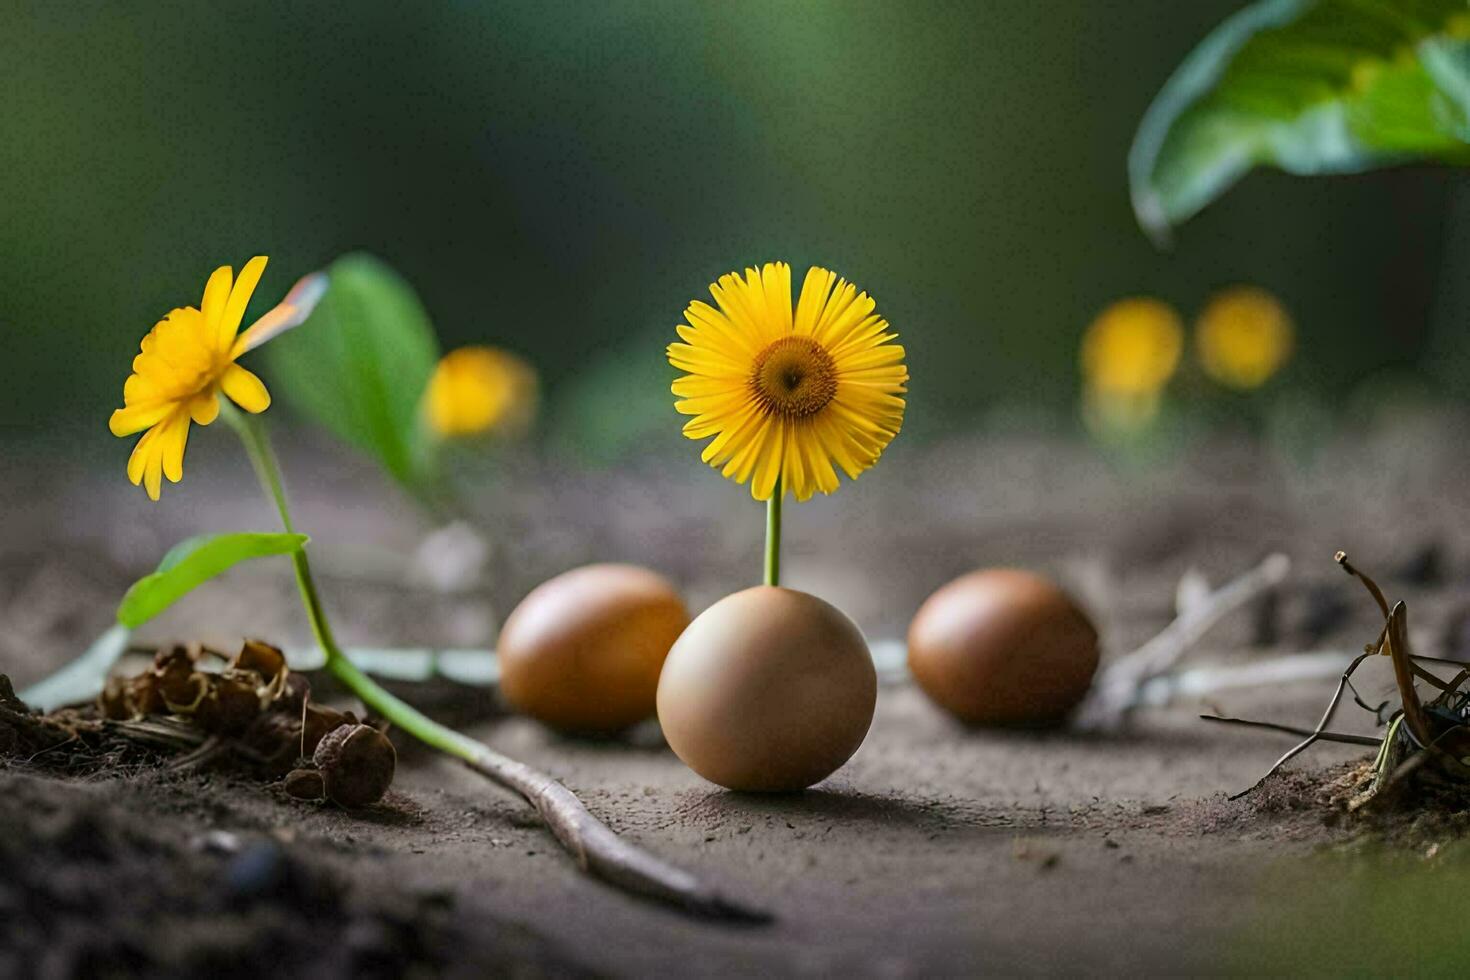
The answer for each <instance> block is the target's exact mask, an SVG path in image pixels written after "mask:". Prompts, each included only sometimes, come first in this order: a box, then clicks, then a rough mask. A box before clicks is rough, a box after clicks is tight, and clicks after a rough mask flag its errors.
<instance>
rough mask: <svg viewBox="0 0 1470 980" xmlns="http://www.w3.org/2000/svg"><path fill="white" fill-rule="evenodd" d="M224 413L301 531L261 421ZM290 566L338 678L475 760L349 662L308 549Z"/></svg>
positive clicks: (452, 736)
mask: <svg viewBox="0 0 1470 980" xmlns="http://www.w3.org/2000/svg"><path fill="white" fill-rule="evenodd" d="M221 414H223V415H224V416H225V420H226V421H227V422H229V423H230V425H231V427H233V428H234V430H235V432H236V433H237V434H238V435H239V436H240V440H241V441H242V442H243V443H244V444H245V452H246V453H247V454H248V455H249V457H250V463H251V465H252V466H253V467H254V468H255V475H256V477H257V478H258V479H259V480H260V485H261V487H262V488H263V489H264V490H265V491H266V494H267V496H269V497H270V499H271V501H272V502H273V503H274V504H275V505H276V512H277V513H278V514H280V517H281V526H282V527H284V528H285V529H286V531H287V532H288V533H294V532H295V530H296V528H295V524H294V522H293V521H292V520H291V508H290V506H289V504H288V503H287V501H286V491H285V488H284V487H283V486H282V485H281V470H280V466H279V465H278V464H277V463H276V457H275V453H274V452H273V451H272V450H271V446H270V442H269V440H268V439H267V437H266V434H265V431H264V429H263V427H262V426H261V424H260V423H259V422H258V421H257V420H255V419H253V418H250V417H249V416H246V415H244V414H242V413H241V412H239V411H237V410H236V409H234V408H229V407H223V408H222V412H221ZM291 563H292V565H293V566H294V568H295V571H296V587H297V589H298V590H299V591H300V592H301V603H302V605H303V606H305V607H306V617H307V619H308V620H309V621H310V622H311V632H312V635H313V636H314V637H316V642H317V645H318V646H319V647H321V649H322V653H323V654H324V655H325V656H326V658H327V669H328V670H330V671H331V672H332V673H333V674H335V675H337V678H338V679H339V680H341V681H342V682H343V683H344V684H346V685H347V687H348V688H350V689H351V690H352V692H353V693H354V694H356V695H357V696H358V697H359V698H361V699H362V701H363V703H364V704H366V705H367V706H368V707H370V708H372V709H373V710H374V711H376V712H377V713H378V714H380V715H382V716H383V717H384V718H386V719H388V720H389V721H390V722H392V723H393V724H395V725H397V726H398V727H399V728H402V729H403V730H404V731H406V732H408V733H409V734H410V735H412V736H413V737H414V738H417V739H419V740H421V741H423V742H426V743H428V744H429V745H432V746H433V747H434V748H436V749H440V750H441V751H444V752H447V753H449V754H450V755H452V756H455V757H457V758H460V759H464V760H466V761H469V760H471V759H472V758H473V757H474V752H473V750H472V749H470V748H469V747H468V745H466V743H470V744H471V745H472V744H474V743H473V742H472V741H471V740H470V739H467V738H465V737H464V736H463V735H460V734H459V733H458V732H456V731H454V730H453V729H451V728H446V727H444V726H443V725H440V724H439V723H438V722H435V721H433V720H432V719H430V718H428V717H426V716H425V715H423V714H422V713H420V712H418V711H416V710H415V709H414V708H412V707H411V706H409V705H408V704H406V703H405V702H403V701H401V700H399V699H398V698H396V697H394V696H393V695H392V694H389V693H388V692H387V691H385V690H384V689H383V688H382V687H380V686H379V685H378V684H377V682H375V681H374V680H373V679H372V678H370V677H368V676H367V675H366V674H364V673H363V672H362V671H361V670H359V669H358V668H357V667H356V666H355V665H354V664H353V663H352V661H350V660H348V659H347V657H346V656H345V655H344V654H343V653H342V648H341V647H340V646H338V644H337V638H336V636H335V634H333V632H332V624H331V623H330V622H328V620H327V614H326V611H325V610H324V609H323V608H322V600H321V594H320V593H319V592H318V591H317V587H316V579H315V578H313V577H312V574H311V560H310V559H309V558H307V556H306V552H305V551H297V552H295V553H294V554H292V556H291Z"/></svg>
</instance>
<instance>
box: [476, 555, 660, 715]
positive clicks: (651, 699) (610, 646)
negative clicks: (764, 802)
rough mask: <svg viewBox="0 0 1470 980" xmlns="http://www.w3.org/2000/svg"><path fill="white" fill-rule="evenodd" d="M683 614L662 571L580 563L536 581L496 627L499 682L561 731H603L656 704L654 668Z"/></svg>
mask: <svg viewBox="0 0 1470 980" xmlns="http://www.w3.org/2000/svg"><path fill="white" fill-rule="evenodd" d="M688 625H689V613H688V611H687V610H686V609H685V608H684V602H683V600H682V599H681V598H680V597H679V593H678V592H677V591H675V589H674V587H673V586H672V585H670V584H669V582H668V581H667V580H666V579H664V578H663V577H662V576H660V575H658V574H657V573H655V572H652V571H650V570H648V569H646V568H639V567H638V566H636V565H615V564H605V565H587V566H584V567H582V568H576V569H573V570H572V571H569V572H565V573H563V574H561V575H558V576H557V577H556V578H553V579H550V580H549V581H546V582H543V583H542V584H541V585H539V586H537V587H536V588H535V589H533V590H532V591H531V592H530V594H529V595H527V596H526V597H525V598H524V599H522V600H521V604H520V605H518V606H516V608H515V610H514V611H512V612H511V614H510V616H509V617H508V618H507V619H506V621H505V626H504V627H503V628H502V629H501V631H500V642H499V644H498V646H497V650H496V652H497V654H498V656H499V658H500V690H501V694H502V695H503V696H504V697H505V700H506V701H507V702H509V703H510V705H511V707H513V708H515V709H516V710H517V711H520V712H522V713H524V714H527V715H530V716H531V717H532V718H536V719H538V720H540V721H542V722H545V723H546V724H547V725H550V726H552V727H553V728H557V729H560V730H562V731H567V732H580V733H588V734H609V733H613V732H617V731H620V730H621V729H624V728H627V727H628V726H630V725H632V724H635V723H636V722H639V721H642V720H643V719H645V718H649V717H651V716H652V715H653V713H654V705H655V697H656V694H657V691H658V677H659V670H660V668H662V666H663V662H664V658H665V657H666V656H668V653H669V648H670V647H671V646H673V644H674V640H676V639H677V638H678V636H679V634H680V633H681V632H683V630H684V627H686V626H688Z"/></svg>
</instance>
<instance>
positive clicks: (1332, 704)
mask: <svg viewBox="0 0 1470 980" xmlns="http://www.w3.org/2000/svg"><path fill="white" fill-rule="evenodd" d="M1377 654H1378V651H1376V650H1372V649H1369V650H1365V651H1364V652H1363V653H1361V654H1359V655H1358V656H1357V657H1355V658H1354V659H1353V662H1352V663H1350V664H1348V666H1347V669H1346V670H1344V671H1343V672H1342V677H1341V678H1340V679H1339V680H1338V682H1337V690H1335V691H1333V692H1332V700H1330V701H1328V702H1327V710H1325V711H1323V712H1322V717H1321V719H1320V720H1319V721H1318V722H1317V727H1316V728H1314V729H1312V731H1311V732H1310V733H1309V734H1308V735H1307V737H1306V738H1304V739H1302V740H1301V741H1300V742H1298V743H1297V744H1296V745H1295V746H1293V747H1292V748H1291V749H1290V750H1288V751H1287V753H1286V754H1285V755H1283V756H1282V757H1281V758H1279V759H1277V760H1276V763H1275V764H1274V765H1272V766H1271V768H1270V769H1267V770H1266V774H1265V775H1264V776H1262V777H1261V778H1260V779H1257V780H1256V781H1255V782H1254V783H1252V784H1251V785H1250V786H1249V787H1247V788H1246V789H1243V790H1241V791H1240V792H1239V793H1236V794H1234V795H1233V796H1231V797H1230V799H1232V800H1238V799H1240V798H1241V797H1242V796H1246V795H1248V794H1250V793H1252V792H1254V791H1255V790H1256V789H1257V788H1258V787H1259V786H1260V785H1261V784H1262V783H1264V782H1265V781H1266V780H1268V779H1270V778H1271V777H1272V776H1274V775H1276V773H1277V772H1278V771H1279V770H1280V769H1281V767H1282V766H1284V765H1286V764H1287V763H1288V762H1290V761H1291V760H1292V759H1294V758H1296V757H1297V756H1298V755H1300V754H1301V753H1302V752H1304V751H1306V750H1307V749H1308V748H1310V747H1311V745H1312V743H1313V742H1316V741H1318V740H1319V739H1321V738H1322V733H1323V732H1324V731H1326V729H1327V725H1328V723H1329V722H1331V721H1332V716H1333V715H1334V714H1336V713H1337V706H1338V704H1340V703H1341V702H1342V694H1343V691H1344V690H1346V689H1347V686H1348V684H1349V683H1350V681H1349V678H1351V677H1352V675H1353V671H1355V670H1357V669H1358V665H1359V664H1361V663H1362V662H1363V661H1364V660H1367V659H1368V658H1369V657H1373V656H1377Z"/></svg>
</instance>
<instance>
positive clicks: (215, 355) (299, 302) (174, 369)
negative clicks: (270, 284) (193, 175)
mask: <svg viewBox="0 0 1470 980" xmlns="http://www.w3.org/2000/svg"><path fill="white" fill-rule="evenodd" d="M266 261H267V259H266V257H265V256H264V255H257V256H256V257H255V258H253V259H251V260H250V261H249V262H247V263H245V268H243V269H241V270H240V278H239V279H238V280H235V281H234V282H233V283H232V281H231V270H230V267H229V266H227V265H225V266H220V267H219V268H218V269H216V270H214V274H213V275H211V276H210V277H209V281H208V282H207V283H205V286H204V298H203V299H202V300H201V301H200V303H199V308H198V309H196V308H194V307H192V306H185V307H183V308H181V309H176V310H173V311H172V312H170V313H169V314H168V316H166V317H164V318H163V319H162V320H160V321H158V323H157V324H155V325H154V327H153V329H152V330H150V331H148V335H147V336H146V337H144V338H143V342H142V344H141V350H140V353H139V354H138V356H137V357H135V358H133V373H132V374H131V375H130V376H129V377H128V380H127V383H126V384H125V385H123V406H124V407H122V408H120V409H118V410H117V411H115V412H113V413H112V418H111V420H110V422H109V427H110V428H111V429H112V434H113V435H115V436H130V435H132V434H134V433H135V432H142V431H143V430H144V429H147V430H148V431H147V432H143V437H142V438H141V439H139V440H138V444H137V445H136V446H135V447H133V455H132V457H131V458H129V460H128V479H129V480H132V481H133V485H134V486H137V485H138V484H139V483H141V484H143V487H144V489H146V490H147V491H148V496H149V497H151V498H153V499H154V500H157V499H158V496H159V490H160V488H161V487H162V484H163V477H165V476H166V477H168V478H169V480H171V481H172V482H174V483H177V482H179V480H180V479H182V478H183V475H184V447H185V446H186V445H187V444H188V441H189V424H190V422H191V421H193V422H197V423H199V424H200V425H208V424H210V423H211V422H213V421H214V420H215V419H216V418H217V417H218V416H219V395H220V393H221V392H223V393H224V394H225V395H226V396H228V397H229V399H230V400H231V401H233V402H234V403H235V404H237V405H239V406H240V407H241V408H243V409H245V410H246V411H247V412H263V411H265V409H266V408H267V406H269V405H270V402H271V396H270V394H269V393H268V392H267V391H266V390H265V385H264V384H262V383H261V380H260V379H259V378H257V377H256V376H255V375H254V374H251V373H250V372H249V371H247V370H245V369H244V368H243V367H241V366H240V365H238V364H236V363H235V361H236V359H238V358H239V357H240V356H241V355H242V354H244V353H245V352H246V351H249V350H253V349H254V348H256V347H258V346H260V345H261V344H263V343H265V341H267V340H269V339H270V338H271V337H274V336H275V335H276V334H278V333H280V332H281V331H283V330H286V329H288V328H290V327H293V326H295V325H296V324H298V323H300V322H301V321H302V320H304V319H306V316H307V314H309V313H310V312H311V308H312V307H313V306H315V305H316V301H317V300H318V299H320V298H321V294H322V292H323V291H324V290H325V288H326V282H325V278H324V277H322V276H320V275H312V276H307V277H306V278H304V279H302V280H301V281H300V282H298V283H297V284H296V285H295V287H293V288H292V290H291V292H290V293H289V294H287V296H286V298H285V299H284V300H283V301H282V302H281V304H280V305H279V306H277V307H275V308H274V309H272V310H271V311H270V312H269V313H267V314H266V315H265V316H263V317H261V318H260V319H259V320H257V321H256V322H255V323H254V324H253V325H252V326H251V327H250V329H248V330H246V331H244V332H243V333H240V334H239V335H238V336H237V335H236V332H237V331H238V330H239V327H240V320H241V319H242V318H243V317H244V316H245V307H246V305H247V304H249V302H250V295H251V293H253V292H254V291H255V286H256V283H258V282H260V275H261V273H262V272H264V271H265V264H266Z"/></svg>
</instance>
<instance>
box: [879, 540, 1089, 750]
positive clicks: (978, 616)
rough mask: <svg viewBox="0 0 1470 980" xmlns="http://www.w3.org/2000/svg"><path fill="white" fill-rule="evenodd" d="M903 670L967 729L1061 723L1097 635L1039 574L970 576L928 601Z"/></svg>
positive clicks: (912, 631)
mask: <svg viewBox="0 0 1470 980" xmlns="http://www.w3.org/2000/svg"><path fill="white" fill-rule="evenodd" d="M908 644H909V670H910V671H911V672H912V673H913V675H914V680H915V681H917V682H918V684H919V686H920V687H921V688H923V690H924V691H925V693H927V694H928V695H929V696H930V697H931V698H933V699H934V700H935V701H937V702H938V703H939V705H940V706H941V707H943V708H944V709H946V710H947V711H949V712H950V713H951V714H953V715H954V716H955V717H957V718H959V719H960V720H962V721H965V722H968V723H970V724H975V725H1043V724H1050V723H1055V722H1058V721H1061V720H1062V719H1063V718H1065V717H1066V715H1067V713H1068V712H1070V711H1071V710H1072V709H1073V708H1075V707H1076V706H1077V703H1078V702H1079V701H1081V700H1082V698H1083V696H1084V695H1086V694H1087V689H1088V687H1089V686H1090V685H1091V683H1092V675H1093V673H1094V672H1095V671H1096V670H1097V659H1098V651H1097V630H1096V629H1095V628H1094V627H1093V625H1092V622H1091V621H1090V620H1089V619H1088V618H1087V615H1086V614H1085V613H1083V612H1082V610H1081V609H1080V608H1078V606H1077V604H1076V603H1075V602H1073V601H1072V599H1071V598H1070V597H1069V596H1068V595H1067V594H1066V593H1065V592H1063V591H1062V590H1061V589H1059V588H1058V587H1057V586H1056V585H1054V584H1052V583H1051V582H1050V581H1048V580H1047V579H1045V578H1042V577H1041V576H1039V575H1034V574H1032V573H1030V572H1024V571H1020V570H1018V569H1012V568H996V569H987V570H984V571H978V572H971V573H970V574H969V575H964V576H961V577H960V578H957V579H955V580H954V581H953V582H950V583H949V584H948V585H946V586H944V587H943V588H941V589H939V591H937V592H935V593H934V594H933V595H931V596H930V597H929V598H928V600H926V601H925V603H924V605H923V606H921V607H920V609H919V612H918V615H916V616H915V617H914V621H913V623H912V624H911V625H910V626H909V638H908Z"/></svg>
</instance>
